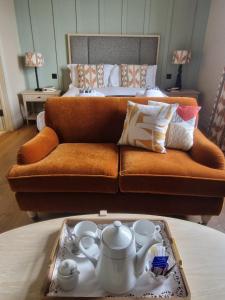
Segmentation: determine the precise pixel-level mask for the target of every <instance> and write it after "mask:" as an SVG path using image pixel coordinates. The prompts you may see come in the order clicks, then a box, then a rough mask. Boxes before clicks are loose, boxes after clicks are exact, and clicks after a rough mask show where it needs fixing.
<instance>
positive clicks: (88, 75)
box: [77, 64, 104, 88]
mask: <svg viewBox="0 0 225 300" xmlns="http://www.w3.org/2000/svg"><path fill="white" fill-rule="evenodd" d="M77 71H78V87H79V88H102V87H104V65H103V64H99V65H85V64H84V65H80V64H78V65H77Z"/></svg>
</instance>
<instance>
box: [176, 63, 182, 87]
mask: <svg viewBox="0 0 225 300" xmlns="http://www.w3.org/2000/svg"><path fill="white" fill-rule="evenodd" d="M175 87H176V88H177V90H181V89H182V65H179V67H178V73H177V79H176V84H175Z"/></svg>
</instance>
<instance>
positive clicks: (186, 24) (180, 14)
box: [166, 0, 197, 87]
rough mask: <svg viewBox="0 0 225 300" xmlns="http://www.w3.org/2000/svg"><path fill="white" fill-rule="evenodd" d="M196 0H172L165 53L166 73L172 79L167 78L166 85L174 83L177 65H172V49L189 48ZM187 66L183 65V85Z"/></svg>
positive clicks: (184, 84)
mask: <svg viewBox="0 0 225 300" xmlns="http://www.w3.org/2000/svg"><path fill="white" fill-rule="evenodd" d="M196 3H197V0H188V1H187V0H174V8H173V15H172V23H171V32H170V40H169V47H168V54H167V69H166V73H171V74H172V79H171V80H167V85H168V86H171V85H174V83H175V79H176V74H177V68H178V66H177V65H173V64H172V63H171V61H172V54H173V51H174V50H182V49H191V39H192V32H193V23H194V16H195V11H196V6H197V5H196ZM186 67H187V66H183V77H182V78H183V86H184V87H185V86H186V85H187V82H186V80H185V79H186V76H187V72H186V71H187V68H186Z"/></svg>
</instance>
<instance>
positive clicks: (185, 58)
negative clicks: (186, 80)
mask: <svg viewBox="0 0 225 300" xmlns="http://www.w3.org/2000/svg"><path fill="white" fill-rule="evenodd" d="M190 60H191V51H189V50H175V51H174V52H173V58H172V63H173V64H175V65H179V67H178V73H177V79H176V88H177V89H178V90H180V89H181V88H182V65H184V64H188V63H189V62H190Z"/></svg>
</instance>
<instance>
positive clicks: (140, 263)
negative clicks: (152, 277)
mask: <svg viewBox="0 0 225 300" xmlns="http://www.w3.org/2000/svg"><path fill="white" fill-rule="evenodd" d="M158 243H160V241H158V240H156V239H151V240H149V241H148V242H146V244H145V245H143V246H142V247H141V248H140V249H139V250H138V252H137V254H136V266H135V271H136V276H137V277H139V276H140V275H141V274H142V273H143V272H144V269H145V265H146V258H147V254H148V250H149V248H151V247H152V246H153V245H155V244H158Z"/></svg>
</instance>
